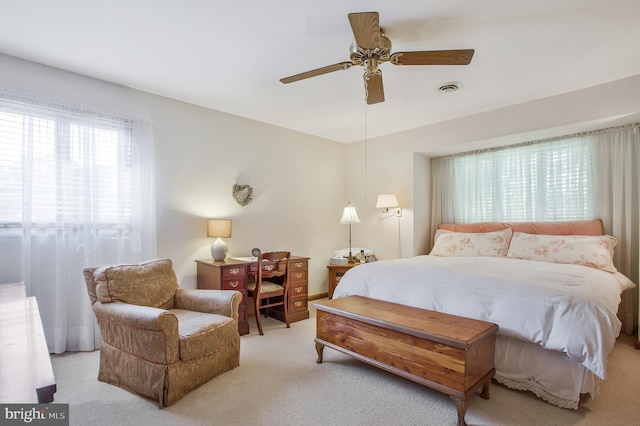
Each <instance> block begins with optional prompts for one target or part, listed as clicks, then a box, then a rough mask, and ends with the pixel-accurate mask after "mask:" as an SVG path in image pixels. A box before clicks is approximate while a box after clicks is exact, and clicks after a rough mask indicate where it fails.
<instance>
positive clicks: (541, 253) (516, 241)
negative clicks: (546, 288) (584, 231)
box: [507, 232, 618, 273]
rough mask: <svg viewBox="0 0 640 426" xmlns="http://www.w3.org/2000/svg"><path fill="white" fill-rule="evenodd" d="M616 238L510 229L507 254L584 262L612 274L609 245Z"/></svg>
mask: <svg viewBox="0 0 640 426" xmlns="http://www.w3.org/2000/svg"><path fill="white" fill-rule="evenodd" d="M616 244H618V240H617V239H616V238H615V237H612V236H610V235H597V236H591V235H541V234H526V233H524V232H514V233H513V237H512V238H511V244H510V245H509V252H508V253H507V257H510V258H513V259H526V260H537V261H541V262H551V263H569V264H574V265H584V266H588V267H590V268H596V269H601V270H603V271H607V272H611V273H614V272H616V271H617V269H616V267H615V266H614V265H613V248H614V247H615V246H616Z"/></svg>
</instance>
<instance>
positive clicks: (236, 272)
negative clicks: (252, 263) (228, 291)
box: [222, 266, 247, 280]
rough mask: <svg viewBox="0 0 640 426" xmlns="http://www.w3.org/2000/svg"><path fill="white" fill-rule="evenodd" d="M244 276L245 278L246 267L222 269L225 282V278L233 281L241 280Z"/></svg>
mask: <svg viewBox="0 0 640 426" xmlns="http://www.w3.org/2000/svg"><path fill="white" fill-rule="evenodd" d="M246 276H247V267H246V266H229V267H226V268H222V279H223V280H226V279H227V278H229V279H233V278H234V277H237V278H241V277H246Z"/></svg>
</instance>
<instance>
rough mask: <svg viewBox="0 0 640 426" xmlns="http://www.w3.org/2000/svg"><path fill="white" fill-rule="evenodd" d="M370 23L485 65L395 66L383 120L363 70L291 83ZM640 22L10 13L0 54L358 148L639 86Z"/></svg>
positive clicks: (546, 5)
mask: <svg viewBox="0 0 640 426" xmlns="http://www.w3.org/2000/svg"><path fill="white" fill-rule="evenodd" d="M368 11H378V12H379V13H380V25H381V27H383V28H384V29H385V30H386V31H387V36H388V37H389V38H390V39H391V41H392V43H393V48H392V52H397V51H412V50H440V49H467V48H473V49H475V55H474V57H473V61H472V62H471V64H470V65H468V66H441V67H426V66H405V67H401V66H394V65H392V64H389V63H386V64H383V65H381V69H382V74H383V81H384V88H385V97H386V101H385V102H384V103H381V104H375V105H370V106H366V103H365V101H364V87H363V82H362V68H361V67H352V68H351V69H349V70H346V71H337V72H334V73H330V74H326V75H322V76H318V77H315V78H311V79H308V80H303V81H299V82H295V83H291V84H287V85H284V84H282V83H280V82H279V79H280V78H282V77H286V76H290V75H293V74H297V73H300V72H304V71H308V70H312V69H315V68H319V67H323V66H326V65H331V64H335V63H338V62H342V61H347V60H348V58H349V50H348V49H349V45H350V43H351V42H352V41H353V34H352V32H351V28H350V26H349V22H348V20H347V14H348V13H350V12H368ZM639 17H640V1H638V0H562V1H559V0H535V1H532V0H485V1H477V0H404V1H402V0H393V1H392V0H386V1H363V0H357V1H348V2H346V1H343V0H323V1H313V2H312V1H300V0H272V1H266V0H245V1H239V0H237V1H225V2H221V1H214V0H135V1H132V0H102V1H98V0H96V1H86V0H56V1H51V0H0V18H1V21H2V24H1V25H0V52H1V53H5V54H8V55H12V56H16V57H19V58H23V59H28V60H32V61H35V62H39V63H43V64H46V65H51V66H54V67H58V68H61V69H65V70H69V71H73V72H77V73H80V74H84V75H88V76H91V77H95V78H99V79H103V80H107V81H111V82H114V83H118V84H122V85H124V86H128V87H132V88H136V89H140V90H144V91H147V92H151V93H155V94H159V95H163V96H167V97H170V98H174V99H178V100H182V101H185V102H190V103H193V104H197V105H202V106H205V107H209V108H213V109H216V110H220V111H224V112H228V113H231V114H236V115H239V116H242V117H247V118H250V119H254V120H258V121H262V122H266V123H270V124H273V125H276V126H281V127H285V128H289V129H293V130H297V131H300V132H304V133H309V134H312V135H317V136H321V137H324V138H327V139H331V140H335V141H339V142H345V143H348V142H352V141H357V140H362V139H364V136H365V117H366V134H367V137H369V138H372V137H376V136H382V135H386V134H391V133H395V132H399V131H402V130H406V129H411V128H416V127H420V126H425V125H429V124H433V123H436V122H440V121H445V120H449V119H453V118H458V117H463V116H467V115H472V114H475V113H478V112H482V111H488V110H493V109H496V108H502V107H506V106H510V105H515V104H519V103H523V102H527V101H531V100H535V99H539V98H544V97H548V96H553V95H556V94H560V93H565V92H569V91H573V90H578V89H582V88H585V87H590V86H594V85H598V84H601V83H607V82H610V81H614V80H618V79H621V78H625V77H629V76H633V75H637V74H640V53H639V51H640V25H639V20H638V18H639ZM449 81H459V82H461V83H462V84H463V86H462V89H461V90H459V91H458V92H455V93H450V94H443V93H440V92H438V91H437V88H438V87H439V86H440V85H441V84H442V83H445V82H449ZM0 84H1V82H0Z"/></svg>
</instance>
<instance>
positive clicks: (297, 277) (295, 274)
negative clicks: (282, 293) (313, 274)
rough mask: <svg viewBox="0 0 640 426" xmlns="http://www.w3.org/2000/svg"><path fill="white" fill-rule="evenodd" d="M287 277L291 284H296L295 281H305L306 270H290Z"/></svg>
mask: <svg viewBox="0 0 640 426" xmlns="http://www.w3.org/2000/svg"><path fill="white" fill-rule="evenodd" d="M289 279H290V280H291V285H296V284H297V283H304V284H306V283H307V271H306V270H304V271H291V272H290V273H289Z"/></svg>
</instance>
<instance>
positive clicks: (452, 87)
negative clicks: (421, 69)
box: [438, 81, 462, 93]
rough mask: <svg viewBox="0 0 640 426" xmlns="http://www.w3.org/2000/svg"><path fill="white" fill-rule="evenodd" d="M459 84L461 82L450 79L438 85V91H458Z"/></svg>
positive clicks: (460, 84)
mask: <svg viewBox="0 0 640 426" xmlns="http://www.w3.org/2000/svg"><path fill="white" fill-rule="evenodd" d="M460 86H462V83H459V82H457V81H450V82H448V83H444V84H443V85H442V86H440V87H438V91H439V92H442V93H451V92H456V91H458V89H460Z"/></svg>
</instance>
